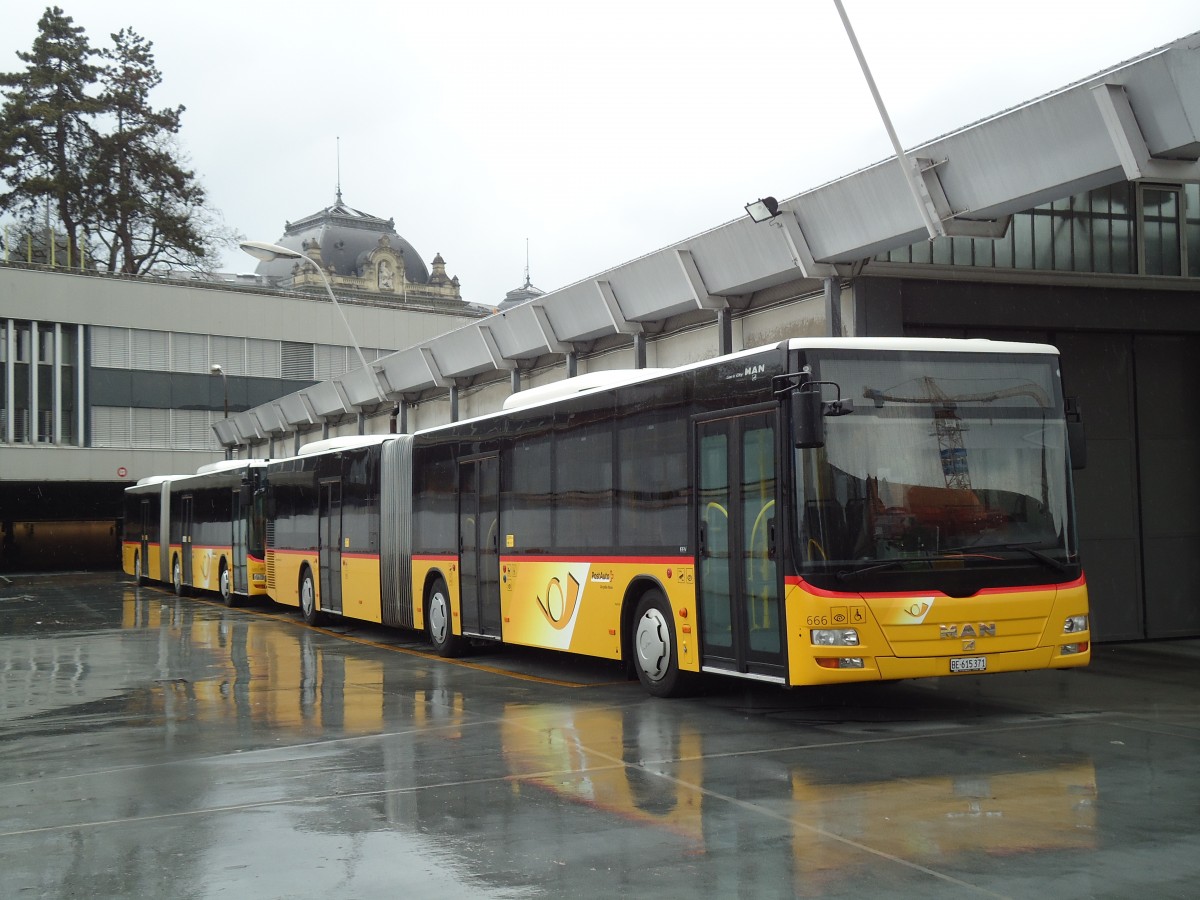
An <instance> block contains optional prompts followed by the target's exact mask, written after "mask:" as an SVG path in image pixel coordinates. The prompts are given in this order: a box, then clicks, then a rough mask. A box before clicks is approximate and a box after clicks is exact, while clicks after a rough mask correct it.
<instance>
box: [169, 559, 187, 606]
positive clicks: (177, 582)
mask: <svg viewBox="0 0 1200 900" xmlns="http://www.w3.org/2000/svg"><path fill="white" fill-rule="evenodd" d="M171 587H172V588H173V589H174V590H175V596H176V597H182V596H183V595H184V593H185V588H184V585H183V562H182V560H180V558H179V557H178V556H176V557H174V559H173V560H172V562H171Z"/></svg>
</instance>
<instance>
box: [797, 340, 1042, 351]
mask: <svg viewBox="0 0 1200 900" xmlns="http://www.w3.org/2000/svg"><path fill="white" fill-rule="evenodd" d="M788 349H789V350H874V351H879V350H907V351H910V352H917V353H930V352H932V353H1045V354H1050V355H1053V356H1057V355H1058V348H1057V347H1054V346H1051V345H1050V344H1035V343H1026V342H1023V341H993V340H990V339H989V338H931V337H849V338H845V337H804V338H790V339H789V340H788Z"/></svg>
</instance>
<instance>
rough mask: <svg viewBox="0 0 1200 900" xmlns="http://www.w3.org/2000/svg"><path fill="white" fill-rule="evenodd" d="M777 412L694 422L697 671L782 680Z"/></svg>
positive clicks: (783, 653)
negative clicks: (700, 667)
mask: <svg viewBox="0 0 1200 900" xmlns="http://www.w3.org/2000/svg"><path fill="white" fill-rule="evenodd" d="M775 422H776V417H775V412H774V410H773V409H772V410H770V411H762V412H754V413H750V414H747V415H738V416H727V417H725V418H719V419H709V420H707V421H701V422H697V424H696V444H695V446H696V448H697V453H698V459H697V482H696V492H697V495H696V515H697V522H696V529H697V548H698V554H699V559H698V564H697V576H698V582H699V584H698V590H699V597H700V626H701V647H702V650H703V654H704V659H703V665H704V667H705V668H712V669H716V670H719V671H725V672H737V673H740V674H743V675H755V676H759V677H763V678H768V679H773V680H774V679H782V678H784V677H785V672H786V668H785V665H786V659H785V655H786V652H785V648H784V642H783V634H784V631H783V627H784V623H783V615H782V608H781V605H780V602H779V598H780V595H781V587H780V577H779V576H780V573H779V564H778V553H777V551H776V538H775V535H776V515H775V494H776V488H777V477H776V465H775V453H776V445H775V428H776V426H775Z"/></svg>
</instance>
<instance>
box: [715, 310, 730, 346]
mask: <svg viewBox="0 0 1200 900" xmlns="http://www.w3.org/2000/svg"><path fill="white" fill-rule="evenodd" d="M732 352H733V310H731V309H730V308H729V307H728V306H726V307H724V308H723V309H718V310H717V356H727V355H728V354H730V353H732Z"/></svg>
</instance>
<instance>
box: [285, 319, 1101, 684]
mask: <svg viewBox="0 0 1200 900" xmlns="http://www.w3.org/2000/svg"><path fill="white" fill-rule="evenodd" d="M1073 418H1074V411H1073V409H1072V408H1071V405H1070V404H1068V403H1067V402H1066V401H1065V400H1064V398H1063V396H1062V390H1061V378H1060V372H1059V358H1058V353H1057V351H1056V350H1055V349H1054V348H1053V347H1051V346H1048V345H1043V344H1025V343H1007V342H992V341H978V340H948V339H920V338H814V339H807V338H806V339H792V340H788V341H785V342H783V343H781V344H778V345H775V346H771V347H766V348H760V349H756V350H748V351H744V352H740V353H736V354H732V355H729V356H725V357H721V358H718V359H714V360H709V361H706V362H703V363H698V364H694V365H689V366H685V367H681V368H678V369H672V370H641V371H633V372H621V373H595V374H593V375H589V376H580V377H578V378H573V379H568V380H567V381H565V382H560V383H558V384H554V385H549V386H546V387H544V388H534V389H531V390H528V391H523V392H520V393H518V394H515V395H514V396H513V397H512V398H510V400H509V401H508V403H507V404H506V407H505V409H504V410H502V411H500V412H498V413H495V414H492V415H486V416H481V417H479V418H476V419H471V420H469V421H464V422H458V423H454V424H451V425H446V426H442V427H438V428H431V429H427V430H423V431H420V432H418V433H416V434H413V435H379V436H365V437H358V438H344V439H333V440H330V441H322V442H318V443H316V444H312V445H309V446H308V447H306V448H304V451H302V453H301V455H299V456H297V457H295V458H290V459H285V460H276V461H272V462H271V463H270V464H269V466H268V467H267V481H268V484H269V488H268V490H269V501H268V508H267V515H266V529H267V534H268V537H267V542H266V559H267V581H268V585H269V588H268V590H269V593H270V595H271V597H272V598H273V599H275V600H276V601H278V602H280V603H284V604H289V605H292V606H298V607H300V609H301V610H302V612H303V615H304V617H305V619H306V620H307V621H309V622H310V623H316V622H317V621H319V620H320V619H321V618H322V617H324V616H326V615H341V616H349V617H354V618H361V619H366V620H370V621H374V622H382V623H384V624H387V625H396V626H402V627H408V628H414V629H422V630H425V631H427V632H428V635H429V638H430V640H431V642H432V643H433V646H434V648H435V649H436V650H437V651H438V652H439V653H441V654H443V655H446V656H451V655H455V654H457V653H460V652H461V651H462V650H463V649H464V648H465V647H466V646H467V645H468V644H469V643H470V642H472V641H503V642H506V643H511V644H519V645H526V646H533V647H542V648H553V649H559V650H565V651H569V652H573V653H580V654H585V655H589V656H596V657H602V658H608V659H612V660H617V661H622V662H624V663H625V664H626V665H627V666H628V667H629V668H630V669H631V670H632V672H634V673H636V675H637V677H638V678H639V679H640V680H641V682H642V684H643V685H644V687H645V688H646V690H648V691H649V692H650V693H652V694H655V695H659V696H669V695H672V694H676V693H681V692H684V691H686V689H687V688H688V686H689V684H690V683H691V682H692V681H693V680H694V676H696V675H697V674H699V673H702V672H703V673H710V674H716V675H725V676H730V677H735V678H745V679H754V680H759V681H764V682H769V683H774V684H779V685H783V686H798V685H809V684H820V683H839V682H850V681H865V680H879V679H897V678H915V677H925V676H939V675H960V674H964V675H965V674H972V673H992V672H1007V671H1015V670H1023V669H1042V668H1058V667H1070V666H1081V665H1085V664H1087V662H1088V661H1089V659H1090V625H1089V618H1088V615H1089V614H1088V601H1087V590H1086V585H1085V582H1084V576H1083V570H1082V568H1081V564H1080V560H1079V555H1078V544H1077V539H1076V536H1075V525H1074V521H1073V516H1074V508H1073V501H1072V485H1071V475H1072V467H1073V465H1074V466H1076V467H1078V466H1079V465H1080V464H1081V463H1082V455H1083V454H1082V450H1083V442H1082V434H1081V431H1080V429H1079V427H1078V425H1077V422H1075V421H1073Z"/></svg>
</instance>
